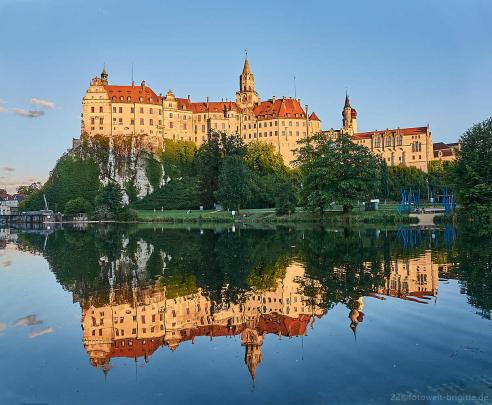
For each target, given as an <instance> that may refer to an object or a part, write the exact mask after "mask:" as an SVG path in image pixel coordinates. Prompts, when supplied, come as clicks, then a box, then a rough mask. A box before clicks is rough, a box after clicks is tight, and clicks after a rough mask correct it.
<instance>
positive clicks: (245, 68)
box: [243, 51, 251, 75]
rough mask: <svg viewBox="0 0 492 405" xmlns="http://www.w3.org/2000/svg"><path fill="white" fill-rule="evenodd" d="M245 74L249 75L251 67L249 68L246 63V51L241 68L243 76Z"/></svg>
mask: <svg viewBox="0 0 492 405" xmlns="http://www.w3.org/2000/svg"><path fill="white" fill-rule="evenodd" d="M246 73H247V74H251V67H250V66H249V62H248V51H246V56H245V58H244V66H243V75H244V74H246Z"/></svg>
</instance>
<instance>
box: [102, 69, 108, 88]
mask: <svg viewBox="0 0 492 405" xmlns="http://www.w3.org/2000/svg"><path fill="white" fill-rule="evenodd" d="M101 82H102V83H103V84H108V72H106V65H104V66H103V70H102V72H101Z"/></svg>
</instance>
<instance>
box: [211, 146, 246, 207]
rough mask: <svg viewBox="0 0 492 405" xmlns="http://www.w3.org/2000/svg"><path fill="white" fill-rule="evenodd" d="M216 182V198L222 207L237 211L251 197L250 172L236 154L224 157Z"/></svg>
mask: <svg viewBox="0 0 492 405" xmlns="http://www.w3.org/2000/svg"><path fill="white" fill-rule="evenodd" d="M218 183H219V184H218V190H217V199H218V200H219V201H220V202H221V203H222V205H223V206H224V208H227V209H237V210H238V211H239V208H240V207H241V206H244V205H245V203H246V202H247V201H248V199H249V198H250V197H251V172H250V170H249V169H248V167H247V166H246V164H245V163H244V160H243V159H242V158H241V157H240V156H238V155H231V156H227V157H226V158H225V159H224V163H223V165H222V167H221V170H220V173H219V181H218Z"/></svg>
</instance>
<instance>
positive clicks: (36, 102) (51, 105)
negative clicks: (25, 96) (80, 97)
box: [31, 98, 56, 108]
mask: <svg viewBox="0 0 492 405" xmlns="http://www.w3.org/2000/svg"><path fill="white" fill-rule="evenodd" d="M31 104H33V105H38V106H40V107H44V108H55V106H56V104H55V103H54V102H53V101H49V100H43V99H41V98H31Z"/></svg>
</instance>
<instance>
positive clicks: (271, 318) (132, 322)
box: [79, 249, 452, 379]
mask: <svg viewBox="0 0 492 405" xmlns="http://www.w3.org/2000/svg"><path fill="white" fill-rule="evenodd" d="M144 250H145V249H144ZM102 265H107V263H102ZM116 265H120V266H121V265H124V264H122V263H117V264H116ZM141 265H143V266H144V264H142V263H141ZM114 266H115V263H112V264H111V265H110V270H109V272H108V273H107V274H108V277H109V284H110V285H111V286H112V287H111V288H110V289H109V291H107V292H105V294H107V296H106V297H101V296H100V295H98V297H97V298H95V297H89V298H85V299H80V300H79V301H80V305H81V307H82V329H83V344H84V347H85V349H86V351H87V353H88V355H89V358H90V362H91V364H92V365H93V366H95V367H98V368H101V369H102V370H103V371H104V372H105V373H107V372H108V370H109V369H110V368H111V364H110V362H111V359H113V358H117V357H126V358H132V359H135V360H137V359H138V358H140V357H143V358H144V359H145V361H146V362H147V361H148V360H149V357H150V356H152V354H153V353H154V352H155V351H156V350H157V349H158V348H159V347H168V348H169V349H170V350H171V351H174V350H176V349H177V348H178V346H179V345H180V344H182V343H183V342H187V341H190V342H191V343H192V344H193V343H194V340H195V338H196V337H201V336H207V337H209V338H210V339H214V338H221V337H225V336H233V335H240V336H241V345H242V346H244V348H245V354H244V361H245V363H246V366H247V367H248V370H249V373H250V374H251V377H252V378H253V379H254V378H255V375H256V368H257V367H258V365H259V364H260V363H261V361H262V359H263V356H262V344H263V339H264V336H265V335H266V334H274V335H278V336H279V337H282V336H283V337H288V338H292V337H299V336H305V335H306V334H307V330H308V327H311V328H313V325H314V323H315V320H316V318H321V317H322V316H324V315H325V314H326V313H327V309H326V305H325V304H324V302H323V298H322V290H323V287H322V285H321V284H320V282H319V281H318V280H314V279H311V278H309V277H306V274H305V268H304V265H303V264H301V263H300V262H298V261H295V260H292V261H290V262H289V263H288V264H286V268H285V271H284V272H283V273H282V277H281V278H278V279H277V280H276V282H275V285H274V287H272V288H269V289H266V290H254V289H253V290H250V291H245V292H242V293H240V296H238V297H236V298H237V299H236V300H227V299H223V300H222V301H221V302H218V303H217V302H212V300H211V299H210V298H209V297H208V295H207V294H206V293H205V292H204V291H202V290H201V289H200V288H199V289H197V291H195V292H193V293H191V294H185V295H176V293H175V292H173V291H171V292H170V291H167V288H166V286H163V285H161V284H160V283H159V282H154V283H153V284H152V285H147V286H143V287H139V286H138V282H137V281H136V279H137V277H134V279H133V280H132V282H131V283H128V284H127V285H126V286H122V285H119V286H118V287H114V286H115V285H116V284H117V283H116V280H115V273H117V271H116V269H115V267H114ZM363 266H364V267H366V270H368V271H369V270H370V267H371V264H370V263H363ZM448 267H452V266H448V265H447V264H436V263H434V262H433V260H432V252H431V251H425V252H424V253H423V254H422V255H420V256H419V257H415V258H408V259H404V260H392V261H391V262H390V272H389V275H387V273H386V275H385V276H384V278H383V283H382V284H381V285H379V286H376V288H375V289H374V291H372V292H369V293H368V294H367V296H366V297H363V296H360V297H358V298H357V299H355V298H354V299H352V300H351V301H350V302H349V303H348V305H347V306H348V310H347V312H348V318H349V319H348V321H347V325H348V326H350V328H351V329H352V330H353V332H354V334H355V333H356V329H357V326H358V324H359V323H360V322H363V320H364V312H363V310H364V300H366V299H372V298H376V299H383V300H384V299H385V297H386V296H391V297H397V298H400V299H404V300H410V301H414V302H416V303H423V304H426V303H428V302H429V301H430V300H435V299H437V291H438V283H439V274H445V273H446V272H447V271H448V270H449V268H448ZM335 270H336V273H337V277H339V278H343V277H344V276H345V269H344V267H340V268H337V269H335ZM373 270H374V269H373ZM378 270H380V271H381V272H382V271H383V270H382V268H381V269H378ZM134 275H135V276H136V273H135V274H134ZM306 286H309V294H307V293H306V291H307V290H308V289H307V288H306ZM98 301H103V302H104V304H98V303H97V302H98Z"/></svg>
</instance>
